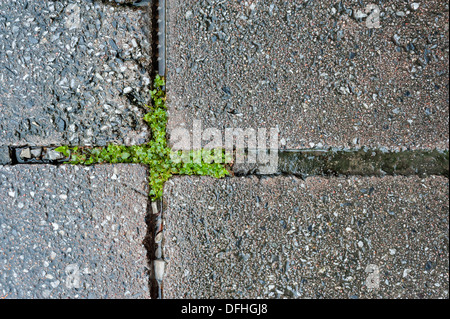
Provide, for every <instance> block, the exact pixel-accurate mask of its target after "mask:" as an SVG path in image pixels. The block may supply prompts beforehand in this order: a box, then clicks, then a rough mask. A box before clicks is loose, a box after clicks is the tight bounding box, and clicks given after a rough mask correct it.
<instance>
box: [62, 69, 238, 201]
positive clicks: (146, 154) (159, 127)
mask: <svg viewBox="0 0 450 319" xmlns="http://www.w3.org/2000/svg"><path fill="white" fill-rule="evenodd" d="M164 86H165V82H164V79H163V78H162V77H160V76H159V75H158V76H156V78H155V81H154V89H153V91H152V92H151V95H152V105H150V106H147V107H148V113H146V114H145V116H144V121H145V122H147V124H148V125H149V127H150V129H151V133H152V139H151V141H150V142H149V143H147V144H144V145H136V146H123V145H113V144H110V145H108V146H107V147H94V148H88V147H70V146H61V147H58V148H57V149H55V150H56V151H58V152H61V153H63V154H64V155H65V156H66V157H70V160H69V163H71V164H77V165H80V164H81V165H92V164H102V163H114V164H115V163H135V164H145V165H148V166H149V171H150V176H149V181H150V197H151V198H152V200H157V199H159V198H161V196H162V192H163V187H164V183H165V182H166V181H167V180H168V179H169V178H170V177H171V176H173V175H201V176H212V177H216V178H222V177H224V176H226V175H228V174H229V172H228V171H227V169H226V168H225V166H224V165H223V164H220V162H221V163H225V152H224V151H222V150H221V151H220V152H221V153H219V154H218V157H219V158H220V159H221V161H220V160H219V161H216V162H215V163H213V162H212V161H211V162H208V163H207V162H205V161H204V160H202V161H201V162H199V163H196V161H194V158H199V157H197V156H198V155H199V152H202V153H203V154H206V153H205V151H204V150H198V151H191V152H190V153H189V154H187V156H189V158H190V161H186V160H183V161H181V160H180V156H181V153H180V152H174V151H172V150H171V149H170V148H169V147H168V145H167V140H166V125H167V113H166V111H167V108H166V95H165V92H164V90H163V87H164ZM215 155H216V154H215ZM202 158H205V157H204V156H203V157H202ZM218 162H219V163H218Z"/></svg>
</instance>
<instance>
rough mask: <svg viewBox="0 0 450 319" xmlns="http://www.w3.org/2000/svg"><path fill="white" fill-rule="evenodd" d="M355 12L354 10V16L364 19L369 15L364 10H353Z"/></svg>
mask: <svg viewBox="0 0 450 319" xmlns="http://www.w3.org/2000/svg"><path fill="white" fill-rule="evenodd" d="M353 12H354V13H353V17H354V18H355V19H363V18H365V17H367V14H365V13H364V12H362V11H361V10H358V11H353Z"/></svg>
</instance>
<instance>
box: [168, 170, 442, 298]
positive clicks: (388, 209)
mask: <svg viewBox="0 0 450 319" xmlns="http://www.w3.org/2000/svg"><path fill="white" fill-rule="evenodd" d="M448 196H449V193H448V179H447V178H442V177H429V178H425V179H421V178H418V177H414V176H413V177H385V178H375V177H373V178H368V177H365V178H358V177H349V178H348V179H345V178H330V179H325V178H319V177H312V178H308V179H306V180H305V181H304V180H301V179H297V178H294V177H273V178H261V179H258V178H256V177H241V178H227V179H223V180H214V179H211V178H204V177H203V178H199V177H178V178H174V179H172V180H171V181H169V182H168V183H167V184H166V187H165V205H166V212H165V229H166V231H165V242H164V256H165V259H166V260H167V262H168V263H167V266H166V275H165V280H164V293H165V298H448V288H449V285H448V283H449V259H448V258H449V255H448V252H449V214H448V209H449V200H448ZM374 267H376V268H374ZM375 271H376V272H378V275H377V278H378V281H373V282H375V283H376V282H378V288H377V289H375V288H370V287H371V286H369V284H368V283H367V282H366V280H368V279H373V277H370V276H373V275H375ZM371 282H372V281H371ZM372 287H374V286H372Z"/></svg>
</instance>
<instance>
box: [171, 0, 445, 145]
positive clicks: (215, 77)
mask: <svg viewBox="0 0 450 319" xmlns="http://www.w3.org/2000/svg"><path fill="white" fill-rule="evenodd" d="M376 3H377V5H378V7H376V8H375V9H370V8H368V7H367V6H368V5H369V4H368V3H367V2H362V1H360V2H357V1H350V0H348V1H332V0H324V1H272V0H260V1H238V0H232V1H222V0H213V1H210V0H200V1H199V0H167V7H168V12H167V20H168V25H167V32H168V35H167V68H168V71H167V80H168V81H167V97H168V106H169V126H168V127H169V133H171V132H173V131H174V129H176V128H178V127H183V125H184V127H186V128H188V129H191V128H192V125H193V121H194V120H200V121H202V126H203V128H217V129H219V130H221V131H222V134H223V131H224V129H225V128H228V127H229V128H243V129H245V128H253V129H258V128H267V129H269V128H278V129H279V134H280V136H279V139H280V142H281V146H283V147H285V148H288V149H302V148H313V147H319V148H328V147H340V148H342V147H344V148H353V147H362V146H366V147H369V148H381V147H385V148H388V149H393V150H396V149H399V148H402V147H405V148H410V149H433V148H439V149H448V146H449V133H448V125H449V120H448V115H449V108H448V104H449V86H448V85H449V83H448V67H449V65H448V61H449V50H448V47H449V42H448V41H449V40H448V39H449V28H448V26H449V10H448V3H446V2H445V1H439V0H430V1H420V2H415V3H414V4H412V3H410V2H409V1H397V0H395V1H394V0H388V1H382V2H381V1H378V2H376ZM417 4H419V5H418V6H417ZM366 9H367V10H368V12H367V14H366V13H365V12H366ZM377 10H379V21H380V27H379V28H374V27H373V26H374V25H375V24H373V23H372V24H370V21H369V20H368V18H369V17H368V18H365V16H367V15H369V16H370V18H371V17H374V16H376V15H377V12H376V11H377ZM368 22H369V24H368ZM206 142H207V141H205V143H206ZM173 143H174V140H172V144H173Z"/></svg>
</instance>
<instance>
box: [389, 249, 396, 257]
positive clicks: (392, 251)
mask: <svg viewBox="0 0 450 319" xmlns="http://www.w3.org/2000/svg"><path fill="white" fill-rule="evenodd" d="M396 252H397V249H395V248H392V249H389V253H390V254H391V255H392V256H393V255H395V253H396Z"/></svg>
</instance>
